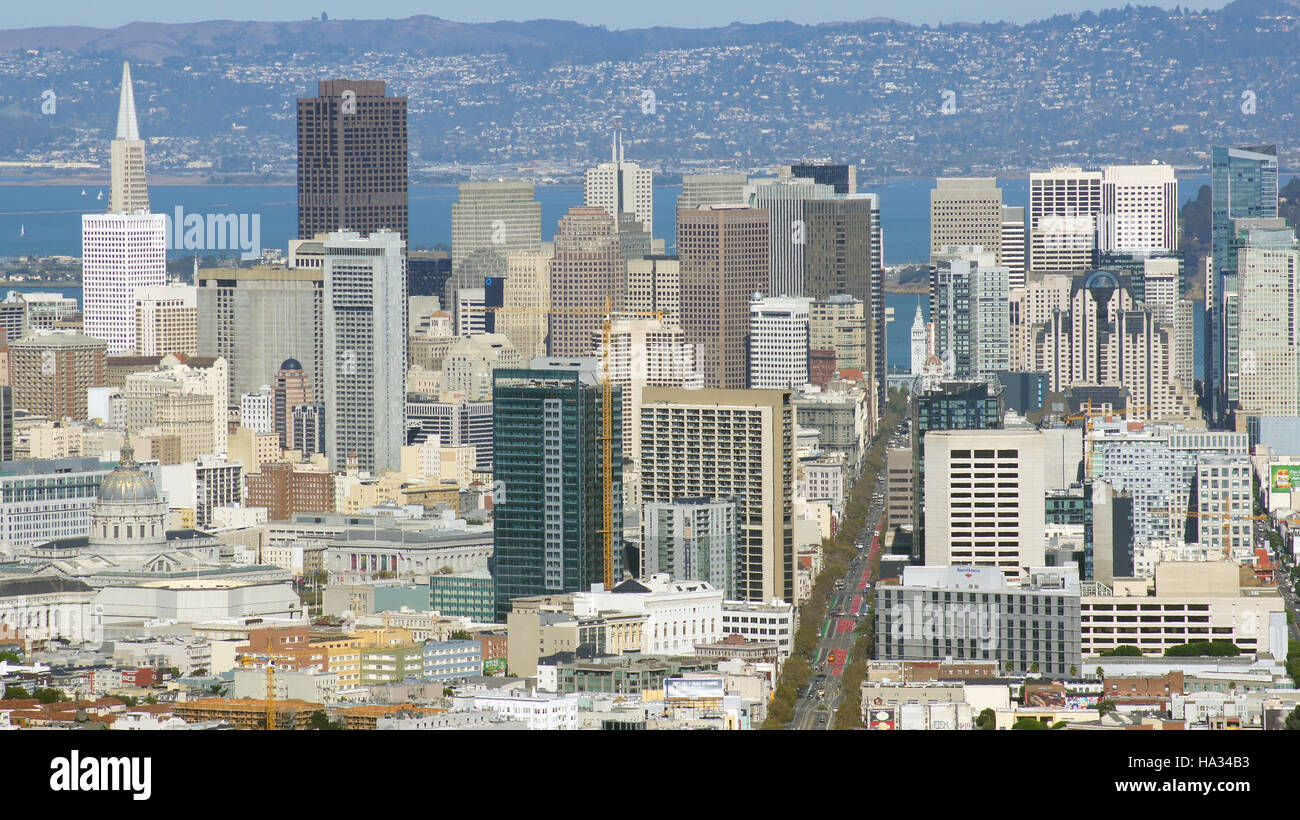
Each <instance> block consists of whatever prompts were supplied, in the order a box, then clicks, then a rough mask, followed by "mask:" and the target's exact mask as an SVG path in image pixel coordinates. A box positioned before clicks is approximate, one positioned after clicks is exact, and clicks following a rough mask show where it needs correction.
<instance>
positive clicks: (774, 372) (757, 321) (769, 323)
mask: <svg viewBox="0 0 1300 820" xmlns="http://www.w3.org/2000/svg"><path fill="white" fill-rule="evenodd" d="M811 303H812V300H810V299H799V298H790V297H779V296H778V297H766V298H765V297H763V296H761V295H758V294H756V295H755V296H754V299H753V300H752V301H751V302H750V303H749V386H750V387H751V388H756V389H771V390H798V389H799V388H802V387H803V386H804V385H805V384H807V383H808V312H809V306H810V305H811Z"/></svg>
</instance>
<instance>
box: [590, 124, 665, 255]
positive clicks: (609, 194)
mask: <svg viewBox="0 0 1300 820" xmlns="http://www.w3.org/2000/svg"><path fill="white" fill-rule="evenodd" d="M609 159H610V161H609V162H602V163H601V164H600V165H597V166H596V167H595V168H588V169H587V178H586V183H585V185H584V186H583V195H584V204H585V205H589V206H595V207H598V208H604V209H605V213H607V214H609V215H610V217H611V218H612V219H614V220H615V221H617V220H618V215H619V214H620V213H630V214H635V215H636V220H637V221H638V222H640V223H641V224H642V225H644V226H645V230H646V232H647V233H649V234H650V235H651V236H654V174H653V172H652V171H651V170H650V169H649V168H642V167H641V166H640V165H637V164H636V163H634V162H626V161H624V159H623V136H622V132H621V131H618V130H615V132H614V140H613V144H612V146H611V151H610V158H609Z"/></svg>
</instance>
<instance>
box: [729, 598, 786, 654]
mask: <svg viewBox="0 0 1300 820" xmlns="http://www.w3.org/2000/svg"><path fill="white" fill-rule="evenodd" d="M794 628H795V616H794V604H788V603H786V602H785V601H782V600H781V599H779V598H774V599H772V600H771V601H768V602H767V603H758V602H753V601H724V602H723V604H722V636H723V637H726V636H727V635H740V636H742V637H743V638H744V639H745V640H747V641H776V642H777V646H778V649H779V651H780V653H781V655H782V657H786V656H789V654H790V653H791V652H792V651H793V650H794Z"/></svg>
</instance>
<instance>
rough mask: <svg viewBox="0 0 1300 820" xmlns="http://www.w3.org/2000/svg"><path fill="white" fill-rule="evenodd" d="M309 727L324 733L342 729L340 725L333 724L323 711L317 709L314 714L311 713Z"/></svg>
mask: <svg viewBox="0 0 1300 820" xmlns="http://www.w3.org/2000/svg"><path fill="white" fill-rule="evenodd" d="M310 725H311V728H313V729H320V730H325V731H329V730H334V729H342V728H343V726H342V725H341V724H338V723H335V722H334V721H332V720H330V718H329V715H327V714H325V711H324V710H323V709H317V710H316V711H315V712H312V713H311V723H310Z"/></svg>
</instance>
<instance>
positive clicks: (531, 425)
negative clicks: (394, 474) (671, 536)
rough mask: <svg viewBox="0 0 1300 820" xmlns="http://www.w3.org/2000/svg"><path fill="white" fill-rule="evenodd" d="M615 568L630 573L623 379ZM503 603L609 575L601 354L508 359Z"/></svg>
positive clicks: (495, 573)
mask: <svg viewBox="0 0 1300 820" xmlns="http://www.w3.org/2000/svg"><path fill="white" fill-rule="evenodd" d="M613 390H614V404H613V414H614V416H613V418H612V419H611V420H610V424H611V432H612V434H613V441H612V442H611V446H612V455H613V465H612V466H613V482H614V484H613V486H612V487H610V488H608V489H609V491H610V492H611V493H612V498H613V519H614V520H613V533H612V537H613V561H614V566H613V578H614V580H615V582H621V581H622V578H623V544H622V532H623V524H622V495H623V493H622V472H623V467H622V465H623V458H622V438H623V431H622V414H621V407H622V396H621V395H620V389H619V388H618V387H614V388H613ZM492 412H493V425H492V430H493V432H492V439H493V440H492V449H493V465H492V472H493V478H494V479H495V487H494V491H493V520H494V525H493V536H492V537H493V551H492V557H491V558H490V559H489V565H488V566H489V569H490V571H491V573H492V577H493V578H494V579H495V581H496V613H497V617H499V618H503V617H504V616H505V614H506V613H507V612H509V611H510V600H511V599H512V598H517V597H521V596H527V595H544V594H563V593H566V592H576V591H579V590H585V589H588V588H589V587H590V585H591V584H596V583H603V582H604V577H605V556H604V539H603V534H602V528H603V526H604V514H603V507H602V497H603V493H604V491H605V490H606V487H605V479H604V456H603V448H602V443H601V435H602V433H601V418H602V414H603V409H602V399H601V387H600V383H599V373H598V365H597V362H596V360H595V359H573V360H565V359H558V358H554V359H537V360H534V362H533V366H532V367H530V368H502V369H500V370H497V371H495V373H494V374H493V389H492Z"/></svg>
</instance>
